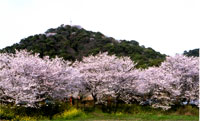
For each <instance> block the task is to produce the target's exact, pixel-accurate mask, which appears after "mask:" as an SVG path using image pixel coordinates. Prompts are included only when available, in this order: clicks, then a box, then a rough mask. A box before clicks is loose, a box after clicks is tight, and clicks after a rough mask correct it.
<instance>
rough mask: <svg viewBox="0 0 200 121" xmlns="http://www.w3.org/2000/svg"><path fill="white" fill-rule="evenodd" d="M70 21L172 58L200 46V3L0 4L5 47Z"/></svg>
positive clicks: (0, 41)
mask: <svg viewBox="0 0 200 121" xmlns="http://www.w3.org/2000/svg"><path fill="white" fill-rule="evenodd" d="M70 20H72V24H75V25H81V26H82V27H83V28H85V29H86V30H91V31H100V32H101V33H103V34H105V35H107V36H110V37H114V38H115V39H118V40H119V39H126V40H136V41H138V42H139V43H140V45H144V46H145V47H152V48H153V49H155V50H156V51H159V52H161V53H164V54H167V55H174V54H175V53H182V52H183V51H184V50H190V49H195V48H199V47H200V0H0V48H4V47H6V46H9V45H12V44H14V43H17V42H19V41H20V40H21V39H22V38H25V37H28V36H30V35H34V34H39V33H44V32H45V31H46V30H47V29H49V28H56V27H58V26H60V25H61V24H70Z"/></svg>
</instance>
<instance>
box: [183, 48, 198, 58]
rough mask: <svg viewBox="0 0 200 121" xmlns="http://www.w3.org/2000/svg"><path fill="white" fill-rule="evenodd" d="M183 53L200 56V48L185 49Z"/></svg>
mask: <svg viewBox="0 0 200 121" xmlns="http://www.w3.org/2000/svg"><path fill="white" fill-rule="evenodd" d="M183 54H184V55H186V56H195V57H199V48H197V49H193V50H189V51H184V53H183Z"/></svg>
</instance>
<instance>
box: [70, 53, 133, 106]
mask: <svg viewBox="0 0 200 121" xmlns="http://www.w3.org/2000/svg"><path fill="white" fill-rule="evenodd" d="M73 66H74V67H75V68H77V69H80V72H81V73H83V74H84V77H85V81H86V84H85V88H86V90H87V92H89V93H91V95H92V96H93V98H94V101H95V102H97V103H99V102H101V103H105V100H104V98H105V97H107V96H111V97H112V98H117V99H119V98H120V97H122V94H123V93H124V91H123V90H124V88H125V84H126V82H127V79H126V78H127V76H125V75H126V73H129V71H131V70H133V69H134V66H135V64H134V63H133V62H132V61H131V59H130V58H129V57H122V58H118V57H116V56H115V55H111V56H109V55H108V54H107V53H99V54H97V55H96V56H92V55H91V56H89V57H84V58H83V60H82V61H81V62H79V61H76V62H75V63H74V64H73ZM127 83H128V82H127ZM123 96H124V95H123Z"/></svg>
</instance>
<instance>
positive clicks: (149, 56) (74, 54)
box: [0, 25, 165, 68]
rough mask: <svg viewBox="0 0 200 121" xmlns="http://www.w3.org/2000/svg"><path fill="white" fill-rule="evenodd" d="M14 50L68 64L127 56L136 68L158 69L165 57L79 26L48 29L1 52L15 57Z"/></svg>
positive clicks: (131, 42) (131, 43) (149, 49)
mask: <svg viewBox="0 0 200 121" xmlns="http://www.w3.org/2000/svg"><path fill="white" fill-rule="evenodd" d="M15 49H17V50H20V49H27V50H28V51H33V53H40V57H43V56H46V55H48V56H50V57H51V58H53V57H55V56H59V57H63V58H64V59H65V60H71V61H74V60H76V59H77V60H81V59H82V57H83V56H88V55H90V54H94V55H95V54H97V53H99V52H106V51H107V52H108V53H109V54H116V55H117V56H129V57H130V58H131V59H132V60H134V61H135V62H137V63H138V64H137V67H138V68H147V67H149V66H158V65H160V63H161V62H162V61H163V60H164V59H165V55H163V54H161V53H159V52H156V51H155V50H153V49H152V48H145V47H144V46H140V45H139V43H138V42H137V41H134V40H131V41H127V40H119V41H118V40H115V39H114V38H112V37H106V36H105V35H103V34H102V33H100V32H92V31H87V30H85V29H83V28H81V27H80V26H70V25H61V26H59V27H58V28H51V29H48V30H47V31H46V32H45V33H44V34H38V35H34V36H29V37H27V38H25V39H22V40H21V41H20V42H19V43H16V44H14V45H12V46H9V47H6V48H4V49H2V50H0V52H9V53H14V52H15Z"/></svg>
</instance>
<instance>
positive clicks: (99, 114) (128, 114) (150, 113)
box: [0, 105, 199, 121]
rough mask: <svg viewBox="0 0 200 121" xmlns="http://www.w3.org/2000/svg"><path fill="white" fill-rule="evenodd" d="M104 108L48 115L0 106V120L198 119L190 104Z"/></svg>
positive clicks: (196, 110) (191, 120)
mask: <svg viewBox="0 0 200 121" xmlns="http://www.w3.org/2000/svg"><path fill="white" fill-rule="evenodd" d="M61 108H62V107H61ZM105 109H106V111H105V110H103V109H102V107H98V106H97V107H96V108H95V109H94V108H93V107H87V108H78V109H77V108H76V107H70V108H67V109H66V108H64V110H63V111H61V112H59V113H55V114H53V115H51V116H49V115H44V114H43V113H42V112H40V111H38V112H37V111H36V110H31V111H29V110H28V111H29V114H28V111H27V110H26V109H24V108H19V107H18V108H16V109H15V108H10V107H6V106H0V121H50V120H52V121H199V111H198V108H197V107H192V106H184V107H179V108H178V109H176V110H174V109H173V110H169V111H162V110H160V109H152V108H150V107H145V106H138V105H121V106H119V109H118V110H117V111H116V112H115V113H114V111H111V112H107V108H105ZM48 110H49V109H48ZM54 111H55V110H54ZM43 112H45V113H46V111H43Z"/></svg>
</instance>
